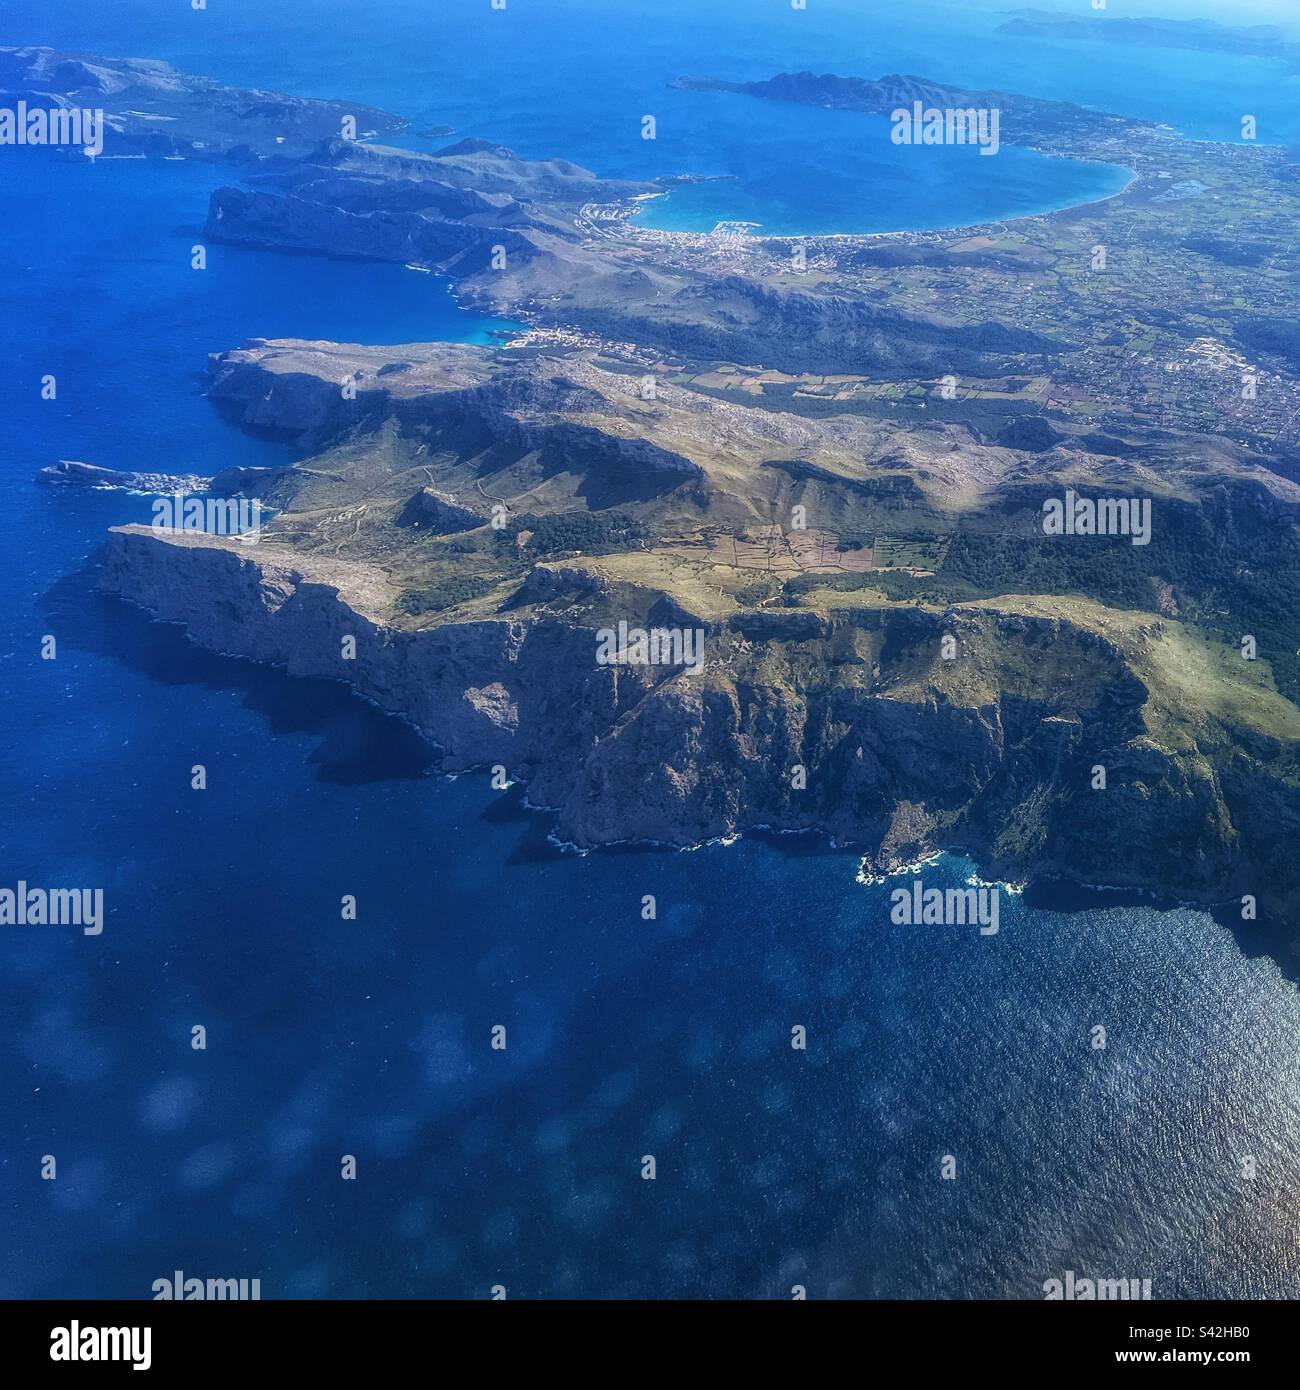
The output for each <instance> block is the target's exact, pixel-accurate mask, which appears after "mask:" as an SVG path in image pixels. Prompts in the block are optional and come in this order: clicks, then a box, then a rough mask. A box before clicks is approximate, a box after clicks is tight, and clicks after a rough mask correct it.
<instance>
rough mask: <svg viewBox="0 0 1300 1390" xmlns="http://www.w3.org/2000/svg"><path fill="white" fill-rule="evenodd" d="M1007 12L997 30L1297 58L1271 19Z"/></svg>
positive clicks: (1299, 52) (1297, 47)
mask: <svg viewBox="0 0 1300 1390" xmlns="http://www.w3.org/2000/svg"><path fill="white" fill-rule="evenodd" d="M1013 14H1014V16H1015V17H1014V18H1013V19H1010V20H1008V21H1007V22H1006V23H1005V24H1001V25H999V26H998V29H997V31H996V32H997V33H999V34H1011V35H1014V36H1016V37H1018V38H1031V39H1064V40H1069V41H1071V42H1073V41H1075V40H1078V39H1085V40H1088V41H1089V42H1094V43H1119V44H1135V45H1145V46H1147V47H1151V48H1185V49H1190V50H1192V51H1194V52H1198V53H1228V54H1233V55H1235V56H1238V57H1242V58H1272V59H1275V60H1278V61H1282V62H1292V63H1294V62H1300V43H1296V42H1295V41H1294V40H1292V39H1289V38H1288V37H1287V34H1286V32H1285V30H1283V29H1280V28H1279V27H1278V26H1277V25H1275V24H1250V25H1227V24H1220V23H1218V22H1217V21H1215V20H1213V19H1114V18H1110V17H1108V16H1105V15H1101V14H1091V15H1089V16H1088V17H1087V18H1083V17H1081V16H1078V15H1063V14H1058V13H1055V12H1051V11H1047V10H1033V9H1026V10H1015V11H1013Z"/></svg>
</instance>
